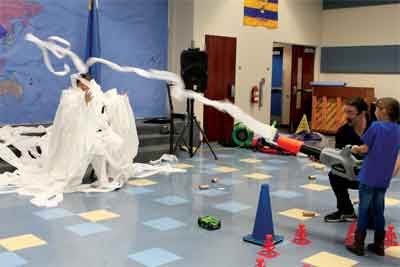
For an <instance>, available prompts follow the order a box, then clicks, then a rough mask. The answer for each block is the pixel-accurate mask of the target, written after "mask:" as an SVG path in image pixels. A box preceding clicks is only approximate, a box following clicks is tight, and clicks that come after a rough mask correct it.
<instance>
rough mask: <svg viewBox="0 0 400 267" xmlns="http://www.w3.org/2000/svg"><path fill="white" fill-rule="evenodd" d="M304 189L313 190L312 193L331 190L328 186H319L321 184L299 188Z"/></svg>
mask: <svg viewBox="0 0 400 267" xmlns="http://www.w3.org/2000/svg"><path fill="white" fill-rule="evenodd" d="M300 187H302V188H304V189H308V190H313V191H320V192H321V191H326V190H331V187H330V186H326V185H321V184H305V185H302V186H300Z"/></svg>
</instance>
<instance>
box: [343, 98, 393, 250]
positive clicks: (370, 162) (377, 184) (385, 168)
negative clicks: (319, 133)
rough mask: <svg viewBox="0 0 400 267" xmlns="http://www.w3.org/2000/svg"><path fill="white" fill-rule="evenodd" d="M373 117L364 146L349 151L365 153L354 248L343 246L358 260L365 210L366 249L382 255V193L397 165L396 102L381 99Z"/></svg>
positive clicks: (362, 237)
mask: <svg viewBox="0 0 400 267" xmlns="http://www.w3.org/2000/svg"><path fill="white" fill-rule="evenodd" d="M375 114H376V117H377V119H378V121H376V122H374V123H372V125H371V126H370V128H369V129H368V130H367V132H366V133H365V134H364V135H363V136H362V137H361V139H362V141H363V143H364V145H361V146H353V147H352V152H353V153H355V154H363V153H367V156H366V157H365V159H364V161H363V164H362V167H361V170H360V173H359V175H358V180H359V182H360V187H359V201H360V202H359V207H358V222H357V231H356V233H355V240H354V244H352V245H350V246H347V249H348V250H349V251H351V252H353V253H354V254H357V255H359V256H362V255H364V240H365V237H366V234H367V226H368V209H369V208H371V210H372V212H373V216H374V218H375V236H374V243H373V244H369V245H368V247H367V248H368V250H370V251H372V252H374V253H375V254H377V255H380V256H384V255H385V251H384V240H385V217H384V210H385V193H386V190H387V188H388V187H389V184H390V180H391V178H392V177H393V176H395V175H396V172H397V171H398V168H399V164H400V158H399V157H398V153H399V149H400V128H399V125H398V123H397V122H398V121H399V115H400V106H399V102H398V101H397V100H396V99H394V98H389V97H387V98H381V99H379V100H378V101H377V103H376V112H375Z"/></svg>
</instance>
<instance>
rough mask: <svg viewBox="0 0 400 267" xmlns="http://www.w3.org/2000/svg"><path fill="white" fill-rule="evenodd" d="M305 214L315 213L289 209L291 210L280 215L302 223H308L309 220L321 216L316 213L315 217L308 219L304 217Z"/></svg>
mask: <svg viewBox="0 0 400 267" xmlns="http://www.w3.org/2000/svg"><path fill="white" fill-rule="evenodd" d="M303 212H313V211H309V210H302V209H289V210H285V211H281V212H279V213H278V214H279V215H283V216H286V217H289V218H293V219H297V220H300V221H307V220H309V219H312V218H314V217H317V216H319V214H318V213H316V212H315V216H314V217H307V216H303Z"/></svg>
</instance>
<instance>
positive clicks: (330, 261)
mask: <svg viewBox="0 0 400 267" xmlns="http://www.w3.org/2000/svg"><path fill="white" fill-rule="evenodd" d="M303 262H304V263H307V264H311V265H312V266H315V267H351V266H354V265H356V264H358V261H355V260H352V259H349V258H345V257H341V256H338V255H335V254H332V253H329V252H325V251H323V252H320V253H317V254H315V255H313V256H311V257H309V258H306V259H304V260H303Z"/></svg>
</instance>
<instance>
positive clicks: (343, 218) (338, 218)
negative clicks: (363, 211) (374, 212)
mask: <svg viewBox="0 0 400 267" xmlns="http://www.w3.org/2000/svg"><path fill="white" fill-rule="evenodd" d="M356 219H357V215H356V214H355V213H354V212H353V213H352V214H342V213H341V212H340V211H335V212H333V213H331V214H328V215H326V216H325V217H324V220H325V222H329V223H336V222H353V221H354V220H356Z"/></svg>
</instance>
